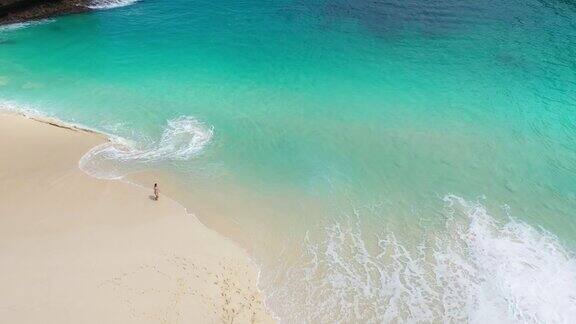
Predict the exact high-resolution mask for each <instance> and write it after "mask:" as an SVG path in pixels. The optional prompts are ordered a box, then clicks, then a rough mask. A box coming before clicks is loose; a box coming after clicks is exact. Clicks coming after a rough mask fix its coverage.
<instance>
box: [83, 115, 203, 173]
mask: <svg viewBox="0 0 576 324" xmlns="http://www.w3.org/2000/svg"><path fill="white" fill-rule="evenodd" d="M213 132H214V129H213V127H207V126H205V125H204V124H203V123H202V122H200V121H198V120H197V119H195V118H193V117H189V116H184V117H179V118H176V119H172V120H169V121H168V125H167V127H166V128H165V129H164V131H163V133H162V136H161V138H160V140H159V141H158V142H156V143H150V144H147V145H146V144H144V145H145V147H139V146H137V144H136V143H132V142H130V141H128V140H126V139H123V138H120V137H116V138H111V141H110V142H109V143H105V144H102V145H99V146H96V147H94V148H93V149H92V150H90V151H89V152H88V153H86V154H85V155H84V156H83V157H82V158H81V159H80V163H79V165H80V168H81V169H82V170H83V171H85V172H86V173H88V174H90V175H92V176H95V177H98V178H105V179H117V178H121V177H123V176H124V175H126V174H127V173H130V172H135V171H139V170H140V169H142V168H147V167H150V166H151V165H152V164H153V163H156V162H166V161H183V160H189V159H191V158H192V157H194V156H197V155H198V154H200V153H201V152H202V150H203V148H204V147H205V146H206V144H208V143H209V142H210V140H211V139H212V135H213Z"/></svg>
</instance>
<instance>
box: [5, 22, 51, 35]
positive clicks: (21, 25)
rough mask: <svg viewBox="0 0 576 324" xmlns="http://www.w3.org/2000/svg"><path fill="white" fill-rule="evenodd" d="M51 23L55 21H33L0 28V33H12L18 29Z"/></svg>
mask: <svg viewBox="0 0 576 324" xmlns="http://www.w3.org/2000/svg"><path fill="white" fill-rule="evenodd" d="M53 21H55V20H54V19H40V20H33V21H27V22H21V23H14V24H9V25H4V26H0V32H4V31H13V30H18V29H22V28H27V27H32V26H37V25H43V24H47V23H51V22H53Z"/></svg>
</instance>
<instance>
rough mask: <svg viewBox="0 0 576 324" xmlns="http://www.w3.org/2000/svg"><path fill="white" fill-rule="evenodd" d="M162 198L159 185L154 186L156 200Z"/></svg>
mask: <svg viewBox="0 0 576 324" xmlns="http://www.w3.org/2000/svg"><path fill="white" fill-rule="evenodd" d="M158 198H160V189H158V184H157V183H155V184H154V200H158Z"/></svg>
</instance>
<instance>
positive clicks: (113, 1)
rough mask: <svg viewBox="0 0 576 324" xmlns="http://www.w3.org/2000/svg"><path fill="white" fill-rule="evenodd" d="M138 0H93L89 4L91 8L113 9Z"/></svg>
mask: <svg viewBox="0 0 576 324" xmlns="http://www.w3.org/2000/svg"><path fill="white" fill-rule="evenodd" d="M137 1H138V0H92V2H91V4H90V5H89V6H88V8H90V9H112V8H119V7H125V6H129V5H131V4H134V3H136V2H137Z"/></svg>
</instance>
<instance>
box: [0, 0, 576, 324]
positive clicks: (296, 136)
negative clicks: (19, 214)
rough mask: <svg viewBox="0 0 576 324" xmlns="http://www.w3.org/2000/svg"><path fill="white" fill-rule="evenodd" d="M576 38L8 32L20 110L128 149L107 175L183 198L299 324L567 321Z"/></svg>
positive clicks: (279, 18) (220, 7) (301, 26)
mask: <svg viewBox="0 0 576 324" xmlns="http://www.w3.org/2000/svg"><path fill="white" fill-rule="evenodd" d="M117 4H118V2H110V5H109V6H115V5H117ZM96 5H101V4H96ZM575 22H576V6H574V5H572V4H571V3H569V2H561V1H559V2H550V1H534V0H532V1H528V2H526V1H511V0H505V1H484V2H482V3H476V2H471V1H470V2H462V1H451V0H447V1H435V2H430V1H408V2H397V1H387V0H386V1H380V2H369V1H346V0H325V1H319V0H312V1H300V0H275V1H271V2H270V1H267V2H264V1H255V0H250V1H228V0H225V1H220V2H218V3H217V4H214V3H213V2H212V1H183V0H177V1H156V0H150V1H142V2H136V3H133V4H132V5H129V6H125V7H120V8H115V9H113V10H103V11H97V12H93V13H90V14H85V15H76V16H68V17H62V18H58V19H56V20H52V21H46V22H44V23H40V24H33V25H29V26H19V27H18V28H14V27H8V28H3V29H2V30H0V99H1V100H3V104H2V105H3V106H4V107H8V106H9V107H17V108H18V109H29V110H34V111H38V112H40V113H42V114H46V115H51V116H55V117H58V118H60V119H63V120H65V121H70V122H75V123H79V124H82V125H86V126H88V127H91V128H94V129H97V130H100V131H104V132H107V133H109V134H111V135H113V136H114V138H115V139H116V141H115V143H114V144H111V145H105V146H102V147H98V148H95V149H94V150H93V151H91V152H90V153H89V154H87V155H86V156H85V157H84V158H83V160H82V161H81V167H82V168H83V169H84V170H85V171H86V172H88V173H90V174H92V175H95V176H98V177H104V178H116V177H121V176H125V175H127V174H131V173H135V172H140V171H152V172H156V173H159V174H162V177H165V178H166V179H171V180H170V181H171V182H175V183H177V184H178V187H179V188H180V189H179V190H178V192H176V191H175V192H174V194H175V195H176V196H177V197H178V199H179V200H181V201H182V202H183V203H184V204H185V205H186V206H188V207H189V209H190V210H191V211H193V212H195V213H196V214H197V215H198V216H199V217H200V218H201V220H202V221H204V222H205V223H206V224H208V225H209V226H211V227H214V228H215V229H217V230H219V231H221V232H222V233H224V234H226V235H229V236H231V237H232V238H234V239H236V240H237V241H238V242H240V243H241V244H242V245H243V246H245V247H247V248H248V249H249V250H250V251H251V253H252V255H253V256H254V258H255V260H257V262H258V263H259V264H260V266H261V268H262V278H261V288H262V289H263V291H264V292H265V293H266V295H267V297H268V303H269V306H270V307H271V309H272V310H273V311H274V312H275V313H276V314H277V315H278V316H280V318H282V319H283V320H284V321H286V322H303V321H304V322H337V321H341V322H382V321H391V320H394V319H397V320H402V321H409V320H418V321H424V322H445V321H449V320H453V321H456V322H460V321H469V322H479V321H482V322H484V321H485V320H486V319H487V318H491V319H493V320H495V321H497V322H504V321H509V322H515V321H520V322H568V321H569V319H570V318H573V317H574V316H575V314H576V311H575V309H576V279H575V278H576V277H575V276H576V266H575V262H576V261H575V258H574V254H573V251H574V248H575V247H576V245H575V243H576V241H575V240H574V237H576V236H575V235H574V234H575V233H576V220H575V217H574V210H575V207H576V65H575V62H576V61H575V59H574V58H575V57H576V55H575V54H576V52H575V50H576V47H575V45H574V44H576V23H575ZM166 181H168V180H166Z"/></svg>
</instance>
